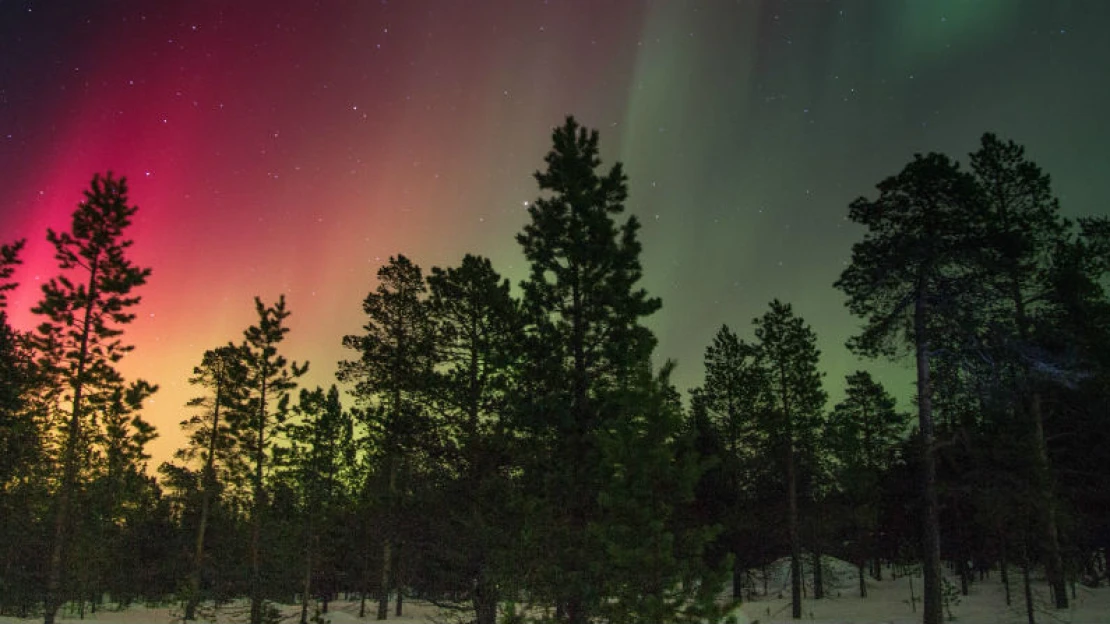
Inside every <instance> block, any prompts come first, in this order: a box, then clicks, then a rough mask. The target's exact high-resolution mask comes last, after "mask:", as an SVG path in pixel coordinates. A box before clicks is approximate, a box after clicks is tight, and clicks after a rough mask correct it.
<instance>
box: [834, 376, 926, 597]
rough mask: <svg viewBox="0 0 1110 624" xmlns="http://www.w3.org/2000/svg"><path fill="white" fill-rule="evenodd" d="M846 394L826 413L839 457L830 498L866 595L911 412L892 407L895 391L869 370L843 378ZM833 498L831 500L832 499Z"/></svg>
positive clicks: (876, 557)
mask: <svg viewBox="0 0 1110 624" xmlns="http://www.w3.org/2000/svg"><path fill="white" fill-rule="evenodd" d="M846 382H847V383H846V387H845V397H844V400H843V401H841V402H840V403H838V404H837V405H836V407H835V408H834V409H833V411H832V414H831V415H830V416H829V426H828V429H827V430H826V440H827V448H828V450H829V452H830V454H831V455H832V457H833V458H834V459H835V461H836V462H837V469H836V471H835V476H836V480H837V486H836V496H835V497H834V498H833V500H834V501H842V503H843V504H842V505H841V507H842V510H843V511H842V513H841V514H837V515H839V516H841V522H842V524H843V525H844V528H845V529H846V530H845V531H844V534H845V535H846V536H847V537H848V540H849V541H850V546H851V548H850V556H851V558H852V559H853V560H854V561H855V562H856V563H857V565H858V568H859V575H860V578H859V581H860V596H861V597H866V596H867V585H866V581H865V578H864V577H865V575H864V570H865V568H866V566H867V563H868V562H869V561H875V560H877V559H878V558H879V557H880V554H879V552H880V548H881V545H880V544H879V540H878V533H879V530H880V526H881V520H882V515H881V514H882V506H883V494H884V492H883V489H882V485H883V481H884V478H885V477H886V476H887V475H888V474H890V472H891V469H892V468H893V466H894V464H895V462H896V461H897V460H898V456H897V450H898V448H899V444H900V442H901V441H902V440H903V439H904V438H905V436H906V434H907V427H908V421H909V416H908V414H905V413H903V412H899V411H897V410H896V409H895V402H894V397H892V396H890V394H888V393H887V391H886V389H884V388H883V386H882V384H880V383H878V382H876V381H875V380H874V379H872V378H871V375H870V374H869V373H866V372H864V371H856V372H855V373H853V374H851V375H848V377H847V379H846ZM834 504H835V502H834Z"/></svg>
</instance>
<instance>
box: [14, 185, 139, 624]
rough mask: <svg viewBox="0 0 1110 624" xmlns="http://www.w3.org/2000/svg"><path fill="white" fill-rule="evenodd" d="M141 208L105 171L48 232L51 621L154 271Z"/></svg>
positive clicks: (43, 335) (45, 357)
mask: <svg viewBox="0 0 1110 624" xmlns="http://www.w3.org/2000/svg"><path fill="white" fill-rule="evenodd" d="M136 210H137V208H135V207H134V206H130V205H128V199H127V183H126V180H125V179H124V178H120V179H118V180H117V179H115V178H113V177H112V175H111V174H108V175H107V176H105V177H101V176H100V175H99V174H98V175H96V176H94V177H93V180H92V183H91V185H90V188H89V190H87V191H85V200H84V201H82V202H81V203H80V204H79V205H78V207H77V210H76V211H75V212H74V213H73V223H72V226H71V228H70V231H67V232H61V233H58V232H55V231H54V230H48V231H47V240H48V241H49V242H50V243H51V244H52V245H53V246H54V258H55V259H56V260H57V261H58V267H59V269H60V271H61V273H60V274H59V275H58V276H57V277H55V278H52V279H50V281H49V282H47V283H46V284H44V285H43V287H42V290H43V299H42V301H41V302H40V303H39V304H38V305H37V306H36V307H35V308H33V309H32V312H34V313H35V314H38V315H40V316H41V317H42V319H43V320H42V322H41V323H40V325H39V326H38V330H37V332H36V334H35V335H34V337H33V340H32V343H33V346H34V349H35V351H36V356H37V362H36V365H37V368H38V374H40V375H41V376H42V377H43V380H44V383H45V384H47V386H48V387H49V388H51V389H52V391H53V393H54V394H48V395H47V398H48V400H49V401H51V402H54V406H53V407H52V409H53V411H54V413H53V414H52V419H53V420H54V423H56V424H55V429H54V431H53V435H54V436H55V440H56V442H55V444H56V448H57V455H58V456H57V458H56V461H57V462H58V464H59V465H60V469H61V475H60V484H59V487H58V491H57V498H56V505H55V509H54V517H55V520H54V523H55V530H54V543H53V545H52V547H51V550H50V565H49V569H50V573H49V577H48V579H47V588H46V601H45V611H46V618H45V619H46V622H47V624H50V623H51V622H53V619H54V615H55V613H56V611H57V609H58V606H59V605H60V604H61V600H62V598H63V587H62V582H63V573H64V570H65V552H66V546H67V542H68V541H69V538H70V537H71V533H72V519H71V513H72V506H73V505H74V503H75V502H77V498H78V493H79V488H80V487H81V479H82V475H83V473H85V472H86V470H87V469H88V468H89V466H88V465H87V461H86V459H85V456H84V454H83V453H81V452H80V451H81V449H83V448H87V447H88V446H89V445H91V444H92V443H93V442H94V441H95V433H96V426H95V422H94V417H95V415H96V414H97V413H98V412H100V411H102V410H104V409H105V408H106V407H107V406H108V405H110V402H111V399H112V396H113V393H114V392H116V391H118V390H119V389H120V388H121V386H122V385H123V379H122V377H121V376H120V374H119V373H118V372H117V371H116V369H115V365H116V363H117V362H119V360H120V359H121V358H122V357H123V355H124V354H126V353H127V352H128V351H130V350H131V347H130V346H128V345H125V344H124V343H123V341H122V339H121V335H122V333H123V330H122V329H120V326H122V325H126V324H127V323H130V322H131V321H132V320H133V319H134V314H133V313H131V312H129V311H128V310H129V309H130V308H131V307H133V306H134V305H136V304H137V303H139V297H138V296H135V295H133V294H132V290H133V289H135V288H137V287H139V286H142V285H143V284H144V283H145V282H146V279H147V277H148V276H149V275H150V269H147V268H140V267H137V266H135V265H134V264H133V263H132V262H131V261H130V260H129V259H128V258H127V250H128V248H130V247H131V245H132V242H131V241H130V240H127V239H126V238H125V234H124V232H125V231H126V229H127V227H128V226H129V225H130V224H131V217H132V216H133V215H134V214H135V211H136ZM63 410H64V415H63Z"/></svg>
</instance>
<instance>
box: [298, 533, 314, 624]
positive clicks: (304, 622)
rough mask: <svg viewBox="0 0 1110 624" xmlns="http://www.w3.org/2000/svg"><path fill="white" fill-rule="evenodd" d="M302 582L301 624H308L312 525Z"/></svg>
mask: <svg viewBox="0 0 1110 624" xmlns="http://www.w3.org/2000/svg"><path fill="white" fill-rule="evenodd" d="M304 551H305V552H304V581H303V582H302V584H301V624H308V597H309V596H310V595H311V592H312V525H311V523H309V527H308V539H306V540H305V549H304Z"/></svg>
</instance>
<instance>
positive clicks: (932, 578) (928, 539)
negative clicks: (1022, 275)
mask: <svg viewBox="0 0 1110 624" xmlns="http://www.w3.org/2000/svg"><path fill="white" fill-rule="evenodd" d="M927 320H928V318H927V306H926V303H925V297H924V294H923V293H921V292H920V288H919V291H918V296H917V299H916V301H915V302H914V315H913V324H914V349H915V351H916V356H917V409H918V426H919V427H920V429H921V471H922V478H921V485H922V489H923V498H924V506H925V508H924V509H923V510H922V512H923V513H922V521H923V523H924V527H923V529H924V531H923V532H924V543H923V544H922V569H923V572H924V577H925V578H924V585H925V588H924V590H923V596H922V606H923V624H941V622H943V620H944V613H943V611H942V609H943V604H942V601H941V587H940V583H941V581H940V579H941V569H940V520H939V518H938V515H937V508H938V506H939V503H938V501H937V485H936V480H937V469H936V454H935V452H934V449H933V446H934V439H933V438H934V433H933V403H932V385H931V384H930V381H929V340H928V332H927V326H926V323H927Z"/></svg>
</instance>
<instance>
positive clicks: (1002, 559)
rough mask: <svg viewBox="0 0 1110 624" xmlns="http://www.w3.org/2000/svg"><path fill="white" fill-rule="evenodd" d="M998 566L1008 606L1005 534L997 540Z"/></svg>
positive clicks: (1008, 579) (1008, 585) (1008, 576)
mask: <svg viewBox="0 0 1110 624" xmlns="http://www.w3.org/2000/svg"><path fill="white" fill-rule="evenodd" d="M998 558H999V563H998V565H999V568H1000V571H1001V573H1002V588H1003V589H1004V590H1005V592H1006V606H1007V607H1008V606H1010V602H1011V599H1010V562H1009V561H1007V558H1006V536H1005V535H1002V539H1001V541H1000V542H999V554H998Z"/></svg>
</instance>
